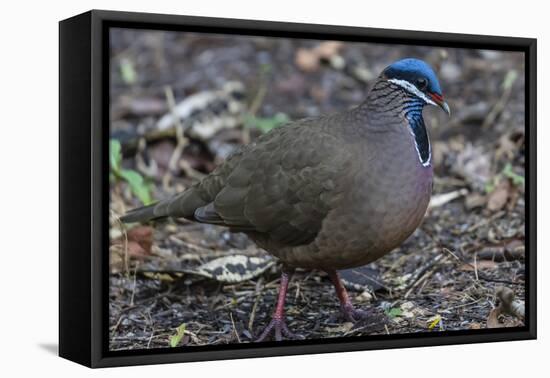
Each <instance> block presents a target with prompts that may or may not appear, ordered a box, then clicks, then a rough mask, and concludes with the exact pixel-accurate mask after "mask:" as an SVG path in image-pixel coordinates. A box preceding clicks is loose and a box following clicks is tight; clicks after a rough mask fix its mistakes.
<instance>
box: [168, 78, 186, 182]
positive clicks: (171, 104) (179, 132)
mask: <svg viewBox="0 0 550 378" xmlns="http://www.w3.org/2000/svg"><path fill="white" fill-rule="evenodd" d="M164 94H165V96H166V102H167V103H168V108H169V109H170V113H171V114H172V119H173V122H174V125H175V129H176V143H177V144H176V148H175V149H174V152H172V156H171V157H170V160H169V162H168V169H167V171H166V173H165V175H164V177H163V178H162V185H163V186H164V188H165V189H168V188H169V187H170V181H171V180H172V177H173V172H174V171H175V170H176V168H177V166H178V161H179V160H180V158H181V154H182V153H183V149H184V148H185V147H186V146H187V145H188V144H189V141H188V140H187V138H185V136H184V135H183V133H184V128H183V125H182V123H181V120H180V118H179V117H178V114H177V113H176V100H175V99H174V92H173V91H172V88H171V87H170V86H168V85H166V86H165V87H164Z"/></svg>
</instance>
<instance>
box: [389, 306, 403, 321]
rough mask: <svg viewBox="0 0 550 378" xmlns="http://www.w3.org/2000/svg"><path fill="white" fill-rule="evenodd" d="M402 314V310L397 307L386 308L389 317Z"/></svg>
mask: <svg viewBox="0 0 550 378" xmlns="http://www.w3.org/2000/svg"><path fill="white" fill-rule="evenodd" d="M402 314H403V310H402V309H401V308H399V307H393V308H390V309H389V310H386V315H387V316H388V317H389V318H390V319H393V318H395V317H397V316H401V315H402Z"/></svg>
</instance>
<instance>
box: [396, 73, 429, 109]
mask: <svg viewBox="0 0 550 378" xmlns="http://www.w3.org/2000/svg"><path fill="white" fill-rule="evenodd" d="M388 81H389V82H390V83H394V84H396V85H399V86H400V87H401V88H403V89H405V90H406V91H407V92H409V93H410V94H412V95H414V96H417V97H419V98H421V99H422V100H423V101H424V102H425V103H426V104H430V105H435V106H437V104H436V103H435V102H434V101H433V100H432V99H430V98H429V97H428V96H426V94H425V93H423V92H422V91H420V89H418V88H417V87H416V86H415V85H413V84H411V83H409V82H408V81H407V80H401V79H389V80H388Z"/></svg>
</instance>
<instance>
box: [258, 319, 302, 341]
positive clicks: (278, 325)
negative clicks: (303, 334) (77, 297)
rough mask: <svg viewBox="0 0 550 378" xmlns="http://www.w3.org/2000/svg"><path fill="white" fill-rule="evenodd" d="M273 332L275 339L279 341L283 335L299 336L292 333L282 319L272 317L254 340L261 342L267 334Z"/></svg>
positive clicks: (288, 336) (295, 337) (293, 337)
mask: <svg viewBox="0 0 550 378" xmlns="http://www.w3.org/2000/svg"><path fill="white" fill-rule="evenodd" d="M272 333H273V335H274V336H275V340H276V341H281V340H282V339H283V336H285V337H287V338H289V339H297V338H300V337H299V336H297V335H295V334H294V333H292V332H290V330H289V329H288V327H287V325H286V323H285V321H284V320H283V319H277V318H273V319H271V321H270V322H269V324H268V325H267V327H265V329H264V331H263V332H262V334H261V335H260V337H258V338H257V339H256V342H262V341H265V340H266V338H267V337H268V336H270V335H271V334H272Z"/></svg>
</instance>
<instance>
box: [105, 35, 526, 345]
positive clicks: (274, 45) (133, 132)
mask: <svg viewBox="0 0 550 378" xmlns="http://www.w3.org/2000/svg"><path fill="white" fill-rule="evenodd" d="M111 54H112V55H111V56H112V58H111V101H112V102H111V140H112V141H114V142H115V143H116V144H117V145H119V146H120V151H121V152H120V154H121V156H122V159H121V161H120V162H115V163H113V162H111V164H112V165H113V164H114V168H113V169H112V172H111V194H110V197H111V198H110V199H111V206H110V208H111V248H110V267H111V274H110V282H109V284H110V287H109V292H110V296H109V323H110V324H109V335H110V336H109V345H110V348H111V349H112V350H124V349H141V348H159V347H169V346H171V344H172V346H174V345H178V346H194V345H217V344H227V343H247V342H251V341H253V340H254V337H255V336H257V335H258V333H259V332H261V330H262V327H263V326H265V325H266V324H267V323H268V322H269V320H270V316H271V313H272V311H273V308H274V302H275V300H276V295H277V287H278V281H279V274H280V266H279V265H278V264H277V262H276V261H275V260H274V259H272V258H271V257H270V256H269V255H268V254H267V253H266V252H265V251H263V250H261V249H259V248H257V247H256V246H255V245H254V244H253V243H252V242H250V241H249V240H248V239H247V238H246V236H244V235H242V234H231V233H229V232H228V231H227V229H225V228H223V227H216V226H211V225H204V224H197V223H191V222H187V221H181V220H170V221H164V222H157V223H156V224H154V225H143V226H137V227H134V228H132V229H126V228H123V227H122V226H121V224H120V222H119V221H118V217H119V216H120V215H122V214H123V213H124V212H125V211H126V210H129V209H131V208H134V207H136V206H140V205H142V201H144V200H145V201H147V200H151V199H152V200H155V199H162V198H166V197H168V196H170V195H172V194H174V193H176V192H178V191H182V190H184V189H185V188H186V187H189V185H191V184H192V183H193V182H195V181H196V180H198V179H200V178H201V177H203V176H204V175H205V174H208V172H210V171H212V169H213V168H214V167H215V166H216V165H217V164H219V163H220V162H221V161H223V159H224V158H225V157H226V156H227V155H228V154H229V153H230V152H231V151H233V150H234V149H235V148H237V147H238V146H239V145H241V144H243V143H247V142H249V141H250V140H253V139H254V138H256V137H257V136H258V135H261V133H262V132H266V131H268V130H269V129H271V128H273V127H276V126H277V125H278V124H280V123H282V122H285V121H286V120H295V119H299V118H303V117H306V116H315V115H318V114H324V113H329V112H333V111H338V110H342V109H346V108H349V107H350V106H352V105H356V104H358V103H359V102H360V101H361V100H362V99H363V98H364V96H365V93H366V92H367V90H368V88H369V85H370V84H372V82H373V80H374V79H375V78H376V75H377V74H378V73H379V72H380V71H381V70H382V69H383V68H384V67H385V66H386V65H388V64H389V63H391V62H392V61H394V60H397V59H400V58H403V57H409V56H414V57H419V58H422V59H424V60H426V61H428V62H429V63H431V64H432V65H433V66H434V68H435V70H436V71H437V72H438V75H439V78H440V82H441V85H442V87H443V92H444V94H445V97H446V99H447V102H448V103H449V104H450V106H451V109H452V112H453V114H452V117H451V118H446V117H445V116H444V115H441V114H439V113H440V112H437V111H435V109H426V110H425V118H426V121H427V124H428V127H429V132H430V137H431V138H430V139H431V141H432V148H433V161H434V169H435V175H436V177H435V183H434V194H433V201H432V203H431V206H430V208H429V210H428V212H427V214H426V217H425V220H424V222H423V224H422V225H421V227H420V228H419V229H418V230H417V231H416V232H415V233H414V234H413V235H412V236H411V237H410V238H409V239H408V240H407V241H406V242H405V243H404V244H403V245H401V246H400V247H399V248H397V249H396V250H394V251H393V252H391V253H389V254H388V255H386V256H384V257H383V258H381V259H379V260H377V261H376V262H374V263H372V264H370V265H368V266H367V267H362V268H358V269H356V270H350V271H346V272H342V274H343V275H344V277H346V278H347V286H348V289H349V290H350V294H351V296H352V300H353V301H354V303H355V304H356V305H358V306H359V307H361V308H364V309H367V310H369V312H371V313H372V314H379V315H380V316H377V315H373V316H372V318H371V321H366V322H359V323H356V324H352V323H347V322H345V320H344V319H343V318H342V316H341V314H340V312H339V306H338V302H337V299H336V296H335V294H334V289H333V287H332V285H331V284H330V281H329V280H328V277H327V276H326V275H325V274H324V273H322V272H317V271H305V270H298V271H297V272H296V273H295V274H294V277H293V280H292V282H291V284H290V288H289V293H288V300H287V306H286V314H287V324H288V326H289V328H290V329H291V330H292V331H293V332H295V333H298V334H300V335H302V336H303V337H305V338H306V339H321V338H329V337H348V336H367V335H374V334H379V335H381V334H397V333H416V332H440V331H456V330H477V329H483V328H487V327H489V328H493V327H515V326H521V325H523V322H522V319H521V316H516V315H518V314H515V315H514V314H510V313H504V312H502V311H500V310H501V309H502V308H503V305H502V304H501V302H502V298H504V297H506V298H505V300H510V298H509V297H507V296H506V295H504V296H503V295H501V296H500V297H499V295H497V292H499V290H506V293H512V294H513V295H514V296H515V301H516V302H514V303H519V304H520V305H521V303H522V301H524V300H525V282H526V278H527V277H526V272H525V216H526V214H525V213H526V203H525V179H524V177H525V118H524V117H525V107H524V105H525V104H524V102H525V97H524V89H525V88H524V86H525V82H524V75H523V73H524V65H523V56H522V55H521V54H519V53H511V52H510V53H508V52H495V51H480V50H466V49H451V48H446V49H442V48H431V47H417V46H387V45H380V44H358V43H344V44H341V43H333V42H324V43H319V42H318V41H312V40H277V39H270V38H260V37H238V36H234V37H225V36H216V35H211V36H205V35H202V36H201V35H198V34H192V33H177V32H153V31H131V30H122V29H121V30H117V31H115V32H113V33H112V35H111ZM178 111H179V112H181V113H180V115H181V118H182V119H181V122H179V126H178V123H176V124H175V125H174V123H173V122H168V123H166V122H164V121H163V119H165V120H166V117H168V119H170V117H171V115H172V114H173V113H174V112H176V113H177V112H178ZM163 122H164V123H163ZM179 130H182V131H184V132H183V133H179ZM117 148H118V147H117ZM111 154H113V142H111ZM112 157H113V156H112ZM115 160H116V158H115ZM128 172H131V173H130V174H129V173H128ZM136 174H137V177H139V179H136ZM141 177H143V178H144V180H145V181H143V182H141V181H140V180H141ZM152 226H154V227H152ZM228 256H244V257H245V258H247V259H248V258H253V257H257V258H259V259H260V261H262V264H263V265H262V269H259V270H257V271H250V272H246V271H245V272H244V273H243V274H244V275H245V276H246V277H244V278H245V279H243V280H240V282H236V281H235V282H227V280H225V281H224V280H223V279H221V280H220V279H218V277H216V275H214V274H211V272H212V269H211V267H212V264H223V263H224V262H225V261H226V260H225V258H227V257H228ZM209 263H210V264H211V265H208V264H209ZM205 264H206V265H205ZM209 267H210V269H208V268H209ZM365 276H366V277H367V278H366V279H365ZM237 281H239V280H237ZM502 288H504V289H502ZM178 330H179V332H178Z"/></svg>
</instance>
